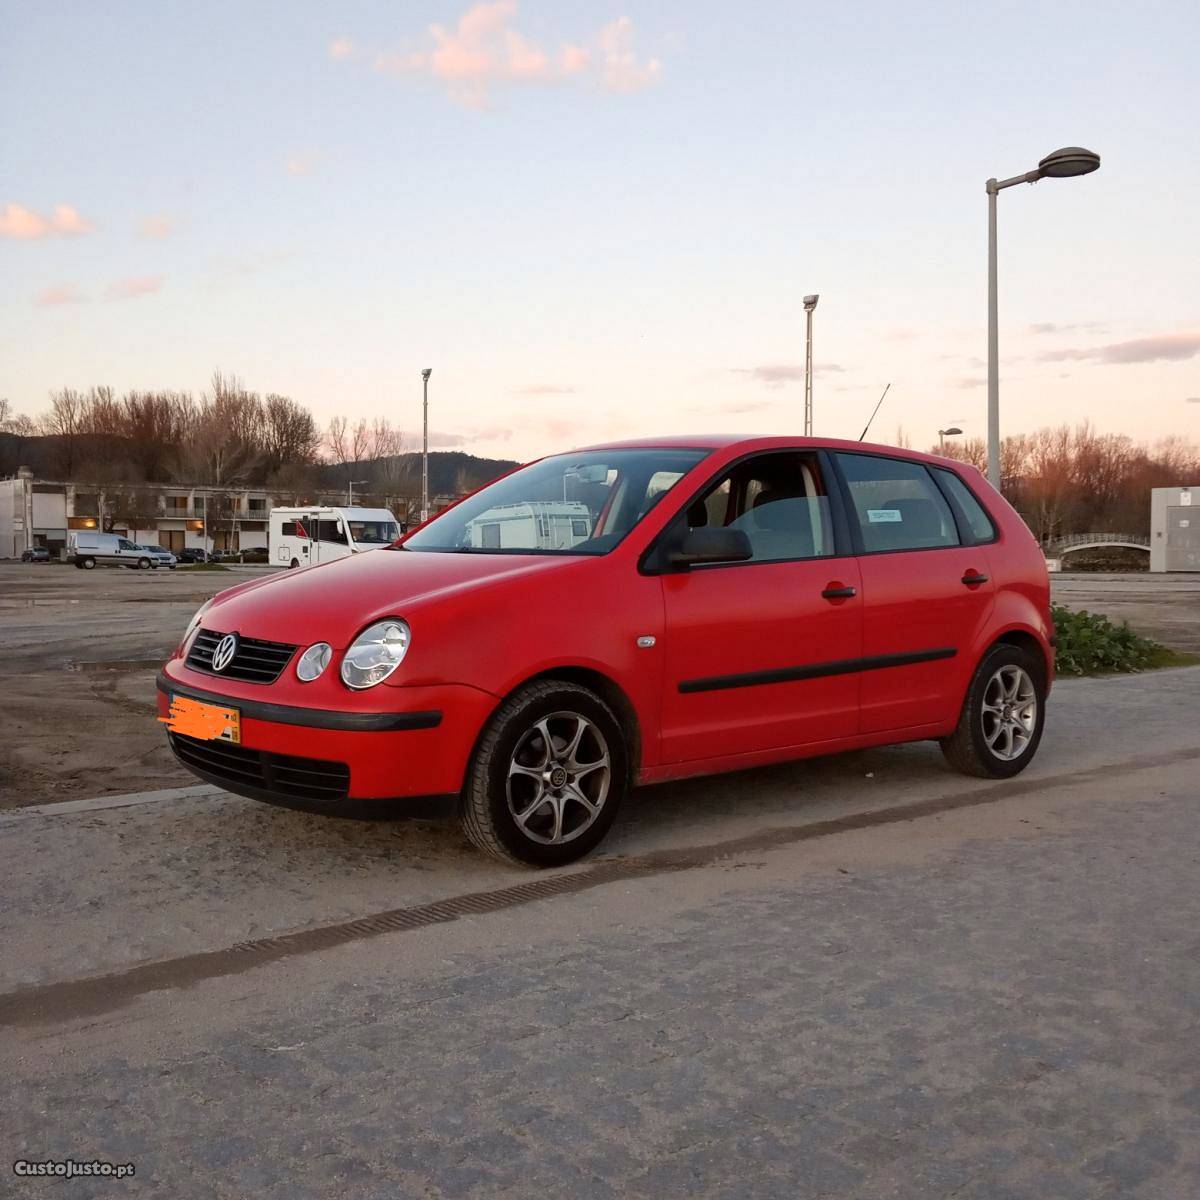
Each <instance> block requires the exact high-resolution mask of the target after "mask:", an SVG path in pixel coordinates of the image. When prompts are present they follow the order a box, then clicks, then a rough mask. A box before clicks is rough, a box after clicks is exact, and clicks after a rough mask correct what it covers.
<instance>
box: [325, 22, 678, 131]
mask: <svg viewBox="0 0 1200 1200" xmlns="http://www.w3.org/2000/svg"><path fill="white" fill-rule="evenodd" d="M516 16H517V0H484V2H483V3H479V4H474V5H472V6H471V7H470V8H468V9H467V10H466V11H465V12H464V13H463V14H462V15H461V16H460V17H459V18H458V21H457V23H456V24H454V25H453V26H444V25H430V26H429V28H428V30H427V32H426V38H425V39H424V44H423V45H421V46H418V47H416V48H413V47H406V48H404V49H400V50H392V51H385V52H382V53H376V54H375V55H374V56H373V58H372V61H373V64H374V68H375V70H376V71H381V72H384V73H386V74H391V75H397V76H400V77H420V76H425V77H428V78H431V79H435V80H437V81H438V82H439V83H441V84H442V85H443V86H444V87H445V88H446V90H447V92H448V93H449V94H450V97H451V98H452V99H453V100H454V101H455V102H456V103H457V104H461V105H463V106H464V107H466V108H480V109H482V108H487V107H488V106H489V104H490V101H491V96H492V93H493V91H494V90H495V89H496V88H498V87H502V86H515V85H520V84H543V85H545V84H556V83H563V82H566V81H569V80H573V79H576V80H590V81H592V82H593V83H594V84H595V86H597V87H599V88H600V89H602V90H604V91H608V92H615V93H630V92H636V91H640V90H642V89H643V88H646V87H649V86H651V85H652V84H654V83H656V82H657V81H658V79H659V78H660V76H661V74H662V63H661V62H660V61H659V60H658V59H657V58H640V57H639V56H638V54H637V51H636V50H635V48H634V44H633V43H634V30H633V22H632V21H630V19H629V18H628V17H620V18H618V19H617V20H615V21H613V22H611V23H610V24H608V25H605V26H604V27H603V28H601V29H600V30H599V31H598V32H597V33H595V34H594V35H592V36H590V37H587V38H583V39H579V40H575V41H568V42H563V43H562V44H561V45H560V46H558V47H557V49H555V48H551V47H547V46H544V45H542V44H540V43H538V42H536V41H534V40H533V39H531V38H530V37H528V36H526V35H525V34H523V33H521V32H520V31H519V30H517V29H516V28H515V26H514V22H515V20H516ZM329 54H330V56H331V57H332V58H335V59H346V58H351V57H357V49H356V47H354V46H353V44H352V43H351V42H350V41H349V39H348V38H338V39H337V40H336V41H334V42H331V43H330V46H329Z"/></svg>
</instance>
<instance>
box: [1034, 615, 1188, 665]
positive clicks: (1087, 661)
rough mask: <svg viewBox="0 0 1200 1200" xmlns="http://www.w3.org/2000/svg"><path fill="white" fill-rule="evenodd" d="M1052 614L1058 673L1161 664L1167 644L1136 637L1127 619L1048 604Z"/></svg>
mask: <svg viewBox="0 0 1200 1200" xmlns="http://www.w3.org/2000/svg"><path fill="white" fill-rule="evenodd" d="M1050 614H1051V616H1052V617H1053V618H1054V632H1055V634H1056V635H1057V637H1058V645H1057V646H1056V647H1055V666H1056V670H1057V671H1058V673H1059V674H1060V675H1095V674H1098V673H1100V672H1103V671H1141V670H1144V669H1145V668H1146V667H1153V666H1159V665H1163V664H1162V662H1161V660H1162V657H1163V655H1164V654H1165V653H1166V647H1165V646H1161V645H1159V643H1158V642H1153V641H1151V640H1150V639H1149V638H1144V637H1139V636H1138V635H1137V634H1136V633H1134V632H1133V630H1132V629H1130V628H1129V622H1128V621H1122V622H1121V623H1120V624H1119V625H1118V624H1117V623H1116V622H1115V621H1110V620H1109V619H1108V618H1107V617H1106V616H1104V615H1103V614H1101V613H1090V612H1088V611H1087V610H1086V609H1081V610H1080V611H1079V612H1072V611H1071V610H1070V609H1069V608H1063V607H1062V605H1061V604H1053V605H1051V606H1050Z"/></svg>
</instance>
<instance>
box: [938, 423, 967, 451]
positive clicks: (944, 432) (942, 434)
mask: <svg viewBox="0 0 1200 1200" xmlns="http://www.w3.org/2000/svg"><path fill="white" fill-rule="evenodd" d="M960 433H962V430H961V429H959V427H958V426H957V425H951V426H950V428H949V429H939V430H938V453H939V454H945V453H946V439H947V438H948V437H954V436H955V435H956V434H960Z"/></svg>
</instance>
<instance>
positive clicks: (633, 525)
mask: <svg viewBox="0 0 1200 1200" xmlns="http://www.w3.org/2000/svg"><path fill="white" fill-rule="evenodd" d="M564 504H567V505H578V506H579V508H580V509H581V510H582V514H581V515H578V516H577V515H576V512H575V511H574V509H572V512H571V518H570V520H568V521H561V520H558V519H557V518H555V519H553V520H552V519H550V516H548V515H547V514H551V515H552V514H556V513H557V514H559V515H561V514H562V513H563V512H564V511H565V509H564ZM518 509H519V510H522V511H524V512H525V513H526V514H527V517H528V519H525V520H523V521H522V522H517V521H514V522H512V523H511V527H512V528H513V529H517V528H524V529H525V530H526V532H527V537H528V540H529V544H528V545H525V546H522V545H515V544H513V543H512V536H511V535H506V537H505V538H491V539H489V538H488V537H485V536H483V534H482V530H483V528H484V527H485V526H487V525H488V524H493V523H495V521H496V519H497V514H504V515H511V514H513V513H514V512H515V511H516V510H518ZM542 518H545V519H544V520H543V519H542ZM576 519H579V520H584V521H586V523H587V526H588V527H587V529H586V530H584V531H583V532H582V534H581V532H580V531H579V530H577V529H576V528H575V527H574V521H575V520H576ZM556 530H557V531H558V532H557V533H556V532H555V531H556ZM506 539H507V540H506ZM1052 644H1053V643H1052V624H1051V618H1050V589H1049V581H1048V577H1047V574H1046V564H1045V560H1044V559H1043V557H1042V554H1041V551H1040V549H1039V548H1038V545H1037V543H1036V542H1035V540H1034V538H1033V536H1032V535H1031V534H1030V532H1029V530H1028V529H1027V528H1026V526H1025V524H1024V522H1023V521H1022V520H1021V518H1020V517H1019V516H1018V515H1017V514H1016V512H1014V511H1013V509H1012V508H1010V507H1009V505H1008V504H1007V503H1006V502H1005V501H1004V500H1003V499H1002V498H1001V497H1000V496H999V495H998V494H997V493H996V492H995V491H994V490H992V489H991V488H990V487H989V486H988V485H987V483H986V482H985V481H984V479H983V477H982V476H981V475H980V474H979V472H978V471H976V470H975V469H974V468H972V467H969V466H965V465H964V464H962V463H958V462H951V461H950V460H948V459H943V458H938V457H934V456H931V455H927V454H919V453H915V452H911V451H906V450H897V449H893V448H889V447H885V446H874V445H864V444H862V443H858V442H841V441H825V440H815V439H802V438H753V439H745V440H739V439H733V438H721V437H707V436H706V437H685V438H677V439H670V440H666V441H645V442H628V443H620V444H616V445H610V446H599V447H595V448H591V449H587V450H583V451H577V452H573V453H570V454H560V455H556V456H553V457H550V458H546V459H543V460H541V461H540V462H535V463H533V464H531V465H529V466H526V467H524V468H522V469H520V470H518V471H516V472H514V473H513V474H511V475H508V476H506V477H504V478H503V479H501V480H498V481H497V482H495V483H493V484H491V485H489V486H488V487H486V488H484V489H482V490H481V491H479V492H478V493H476V494H475V495H473V496H470V497H468V498H467V499H465V500H463V501H462V502H460V503H459V504H457V505H455V506H454V507H452V508H450V509H448V510H447V511H446V512H444V513H442V514H441V515H440V516H438V517H436V518H434V519H433V520H432V521H430V522H428V523H427V524H426V525H424V526H422V527H420V528H418V529H416V530H414V531H413V532H412V533H410V534H408V535H407V536H406V537H405V538H403V539H402V540H401V541H400V542H399V543H398V544H397V545H396V546H394V547H389V548H387V549H384V550H381V551H380V552H379V553H377V554H362V555H355V556H353V557H350V558H346V559H342V560H340V561H337V562H333V563H329V564H326V565H322V566H319V567H316V568H313V569H310V570H308V571H291V572H281V573H280V574H278V575H274V576H271V577H269V578H265V579H255V580H251V581H247V582H246V583H243V584H240V585H239V586H237V587H233V588H230V589H229V590H228V591H225V592H222V593H220V594H219V595H218V596H216V597H215V598H214V599H213V600H211V601H209V603H208V604H206V605H205V606H204V607H203V608H201V609H200V611H199V612H197V613H196V615H195V617H194V618H193V620H192V622H191V624H190V625H189V626H188V628H187V630H186V632H185V634H184V637H183V640H182V641H181V643H180V645H179V647H178V648H177V650H176V651H175V653H174V654H173V655H172V656H171V658H170V660H169V661H168V662H167V663H166V665H165V667H164V668H163V670H162V672H161V673H160V674H159V677H158V707H159V713H160V716H161V717H162V718H163V719H164V721H165V723H167V725H168V728H169V731H170V732H169V737H170V742H171V746H172V748H173V749H174V752H175V754H176V755H177V756H178V757H179V759H180V760H181V761H182V762H183V763H184V764H185V765H186V766H188V767H189V768H190V769H191V770H192V771H193V772H194V773H195V774H197V775H198V776H200V778H202V779H205V780H208V781H211V782H214V783H218V784H220V785H221V786H223V787H227V788H229V789H230V790H232V791H235V792H241V793H243V794H245V795H248V796H253V797H257V798H259V799H263V800H269V801H273V802H277V803H284V804H291V805H296V806H301V807H308V808H315V809H318V810H320V811H325V812H329V813H336V812H338V811H339V810H342V809H345V808H346V807H347V806H348V804H349V802H350V801H352V800H353V801H356V802H370V801H383V800H384V799H386V798H395V797H400V798H406V797H418V796H428V795H447V794H449V795H455V796H457V797H458V804H459V811H460V815H461V819H462V822H463V825H464V827H465V830H466V832H467V835H468V836H469V837H470V839H471V840H472V841H473V842H474V843H475V844H476V845H477V846H479V847H480V848H482V849H483V850H486V851H488V852H490V853H492V854H495V855H498V856H500V857H503V858H508V859H512V860H516V861H519V862H525V863H531V864H536V865H540V866H551V865H556V864H562V863H566V862H569V861H571V860H572V859H575V858H578V857H579V856H581V855H583V854H585V853H586V852H587V851H588V850H590V849H591V848H592V847H594V846H595V845H597V843H599V842H600V840H601V839H602V838H603V836H604V835H605V833H606V832H607V830H608V829H609V827H610V826H611V825H612V822H613V818H614V817H615V815H616V813H617V810H618V807H619V805H620V803H621V801H622V799H623V798H624V796H625V794H626V793H627V791H628V790H629V789H630V788H631V787H632V786H634V785H635V784H649V783H658V782H662V781H664V780H668V779H677V778H682V777H685V776H694V775H704V774H710V773H715V772H720V771H731V770H738V769H741V768H745V767H753V766H758V765H760V764H764V763H773V762H780V761H784V760H788V759H797V758H804V757H806V756H811V755H818V754H822V755H823V754H828V753H830V752H832V751H836V750H851V749H861V748H862V747H866V746H880V745H886V744H890V743H897V742H913V741H920V740H925V739H933V740H937V741H939V742H940V743H941V746H942V749H943V751H944V753H945V756H946V758H947V759H948V760H949V761H950V763H951V764H952V765H954V766H955V767H957V768H958V769H960V770H962V771H964V772H966V773H967V774H971V775H979V776H985V777H993V778H1004V777H1007V776H1011V775H1015V774H1016V773H1017V772H1019V771H1021V770H1023V769H1024V768H1025V767H1026V766H1027V765H1028V764H1029V762H1030V761H1031V760H1032V758H1033V756H1034V754H1035V753H1036V751H1037V747H1038V743H1039V741H1040V739H1041V736H1042V724H1043V719H1044V715H1045V705H1046V699H1047V695H1048V693H1049V690H1050V684H1051V679H1052V675H1053V653H1052V650H1051V646H1052ZM362 806H363V805H362V803H358V804H357V807H358V808H360V809H361V808H362Z"/></svg>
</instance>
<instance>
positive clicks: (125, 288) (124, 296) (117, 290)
mask: <svg viewBox="0 0 1200 1200" xmlns="http://www.w3.org/2000/svg"><path fill="white" fill-rule="evenodd" d="M162 285H163V277H162V276H161V275H142V276H138V277H136V278H133V279H118V280H117V281H116V283H114V284H111V285H110V286H109V288H108V291H107V292H105V295H106V296H107V297H108V299H110V300H136V299H137V298H138V297H139V296H149V295H150V294H151V293H153V292H160V291H162Z"/></svg>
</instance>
